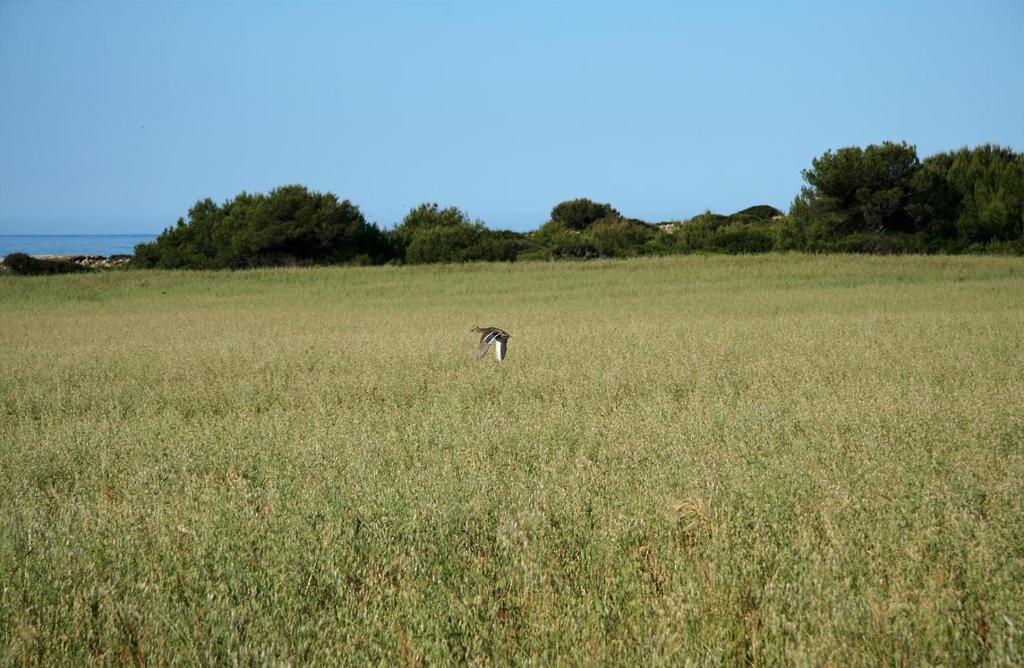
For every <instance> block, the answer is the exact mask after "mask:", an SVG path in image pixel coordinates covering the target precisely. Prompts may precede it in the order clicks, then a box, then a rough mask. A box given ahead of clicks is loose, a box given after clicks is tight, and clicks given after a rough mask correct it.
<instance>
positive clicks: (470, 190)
mask: <svg viewBox="0 0 1024 668" xmlns="http://www.w3.org/2000/svg"><path fill="white" fill-rule="evenodd" d="M886 139H893V140H901V139H902V140H906V141H908V142H910V143H913V144H916V145H917V147H918V152H919V155H921V156H922V157H924V156H926V155H928V154H931V153H934V152H937V151H941V150H946V149H952V148H958V147H960V146H963V145H976V144H980V143H985V142H994V143H998V144H1002V145H1004V146H1009V147H1011V148H1014V149H1016V150H1024V2H1020V0H1007V1H1003V2H994V1H992V2H990V1H973V0H972V1H963V0H960V1H957V2H943V1H935V2H894V1H892V2H874V1H867V2H852V1H851V2H828V3H826V2H821V3H818V2H710V1H709V2H702V3H696V2H692V3H691V2H678V3H648V2H622V3H615V2H586V3H583V2H500V3H498V2H401V3H399V2H365V3H363V2H359V3H355V2H352V3H350V2H344V3H342V2H338V3H305V2H295V3H283V2H282V3H251V2H245V3H219V2H218V3H166V4H164V3H141V2H140V3H111V2H105V3H90V2H74V3H62V2H10V1H0V233H8V234H11V233H74V232H78V233H106V232H109V233H130V232H140V233H148V232H158V231H160V230H161V229H163V228H164V227H166V226H167V225H170V224H172V223H173V222H174V221H175V220H176V219H177V218H178V217H179V216H183V215H186V213H187V210H188V208H189V207H190V206H191V205H192V204H193V203H194V202H195V201H196V200H198V199H200V198H202V197H207V196H209V197H213V198H214V199H215V200H217V201H223V200H225V199H228V198H231V197H233V196H234V195H235V194H237V193H238V192H240V191H243V190H246V191H250V192H251V191H266V190H269V189H271V188H273V187H275V186H278V185H284V184H287V183H302V184H305V185H307V186H309V187H310V188H313V189H316V190H327V191H331V192H334V193H336V194H337V195H339V196H341V197H343V198H348V199H351V200H352V201H353V202H355V203H356V204H358V205H359V206H360V207H361V209H362V210H363V212H364V214H366V216H367V218H368V219H369V220H371V221H375V222H378V223H380V224H381V225H384V226H390V225H392V224H394V223H395V222H397V221H399V220H400V219H401V218H402V216H403V215H404V214H405V213H406V212H407V211H408V209H409V208H410V207H412V206H415V205H416V204H418V203H420V202H423V201H437V202H439V203H441V204H443V205H448V204H452V205H456V206H458V207H460V208H462V209H463V210H465V211H466V212H468V213H469V214H470V215H471V216H473V217H475V218H480V219H482V220H484V221H485V222H487V224H488V225H489V226H491V227H495V228H499V227H505V228H512V229H520V230H523V229H532V228H535V227H537V226H538V225H540V224H541V223H543V222H544V220H546V218H547V215H548V213H549V212H550V210H551V207H552V206H553V205H554V204H556V203H558V202H559V201H562V200H564V199H569V198H574V197H590V198H592V199H597V200H600V201H607V202H611V203H612V204H613V205H614V206H616V207H617V208H618V209H619V210H620V211H621V212H622V213H624V214H626V215H629V216H635V217H639V218H643V219H646V220H650V221H659V220H668V219H678V218H683V217H689V216H691V215H693V214H696V213H699V212H701V211H703V210H704V209H708V208H710V209H712V210H715V211H721V212H725V213H729V212H732V211H735V210H737V209H741V208H744V207H746V206H749V205H752V204H761V203H766V204H772V205H774V206H777V207H779V208H782V209H786V208H788V206H789V203H790V202H791V200H792V198H793V196H794V195H795V194H796V193H797V192H798V190H799V187H800V184H801V177H800V170H801V169H804V168H806V167H807V166H809V164H810V161H811V159H812V158H814V157H815V156H817V155H820V154H821V153H822V152H824V151H825V150H826V149H829V148H833V149H834V148H839V147H842V146H849V145H867V144H869V143H877V142H881V141H883V140H886Z"/></svg>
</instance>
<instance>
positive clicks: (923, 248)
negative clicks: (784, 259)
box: [828, 232, 930, 255]
mask: <svg viewBox="0 0 1024 668" xmlns="http://www.w3.org/2000/svg"><path fill="white" fill-rule="evenodd" d="M828 250H830V251H834V252H837V253H871V254H874V255H904V254H907V253H928V252H929V251H930V249H929V247H928V244H927V243H926V241H925V239H924V237H923V236H921V235H907V234H878V233H874V234H872V233H869V232H858V233H856V234H850V235H848V236H845V237H843V238H841V239H839V240H837V241H836V242H835V243H834V244H832V245H831V247H830V248H829V249H828Z"/></svg>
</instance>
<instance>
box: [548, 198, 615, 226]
mask: <svg viewBox="0 0 1024 668" xmlns="http://www.w3.org/2000/svg"><path fill="white" fill-rule="evenodd" d="M621 217H622V216H621V215H620V214H619V212H618V211H616V210H615V209H614V208H613V207H612V205H611V204H601V203H599V202H594V201H592V200H589V199H586V198H585V197H584V198H580V199H572V200H567V201H565V202H561V203H559V204H556V205H555V207H554V208H553V209H551V221H552V222H554V223H558V224H561V225H562V226H563V227H565V228H566V229H570V230H585V229H586V228H587V227H589V226H590V225H592V224H594V223H596V222H597V221H599V220H607V219H610V218H621Z"/></svg>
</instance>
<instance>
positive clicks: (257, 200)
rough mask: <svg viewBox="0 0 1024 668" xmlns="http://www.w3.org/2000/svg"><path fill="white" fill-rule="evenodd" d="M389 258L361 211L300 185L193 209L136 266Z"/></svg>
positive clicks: (143, 251) (138, 256)
mask: <svg viewBox="0 0 1024 668" xmlns="http://www.w3.org/2000/svg"><path fill="white" fill-rule="evenodd" d="M388 256H389V252H388V249H387V243H386V241H385V239H384V235H383V234H382V233H381V231H380V230H378V229H377V228H376V227H374V226H372V225H368V224H367V223H366V220H365V219H364V218H363V214H362V213H360V211H359V208H358V207H357V206H355V205H353V204H352V203H351V202H349V201H348V200H345V201H343V202H339V201H338V198H337V197H336V196H334V195H332V194H330V193H326V194H324V193H317V192H310V191H309V190H307V189H306V188H304V187H302V186H298V185H291V186H284V187H282V188H277V189H275V190H272V191H271V192H270V193H269V194H267V195H263V194H255V195H254V194H249V193H241V194H239V195H238V196H237V197H235V199H233V200H231V201H230V202H225V203H224V204H223V206H218V205H217V204H215V203H214V202H213V200H211V199H204V200H200V201H199V202H197V203H196V205H195V206H193V207H192V208H191V209H189V212H188V221H187V222H186V221H185V220H182V219H179V220H178V224H177V226H176V227H172V228H168V229H167V230H165V231H164V233H163V234H161V235H160V236H159V237H158V238H157V240H156V241H154V242H153V243H148V244H139V246H138V247H137V248H136V249H135V264H137V265H138V266H140V267H158V268H163V269H179V268H192V269H241V268H246V267H259V266H266V265H282V264H284V265H289V264H333V263H343V262H356V263H367V262H371V261H379V260H383V259H386V258H387V257H388Z"/></svg>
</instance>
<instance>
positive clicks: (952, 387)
mask: <svg viewBox="0 0 1024 668" xmlns="http://www.w3.org/2000/svg"><path fill="white" fill-rule="evenodd" d="M476 324H479V325H498V326H501V327H503V328H505V329H507V330H508V331H509V332H511V333H512V335H513V338H512V341H511V345H510V353H509V357H508V359H507V360H506V362H505V363H504V364H502V365H500V366H499V365H497V364H496V363H495V362H494V359H493V357H491V356H488V357H487V358H486V359H485V360H483V361H477V360H475V359H473V350H474V348H475V344H476V335H474V334H473V333H470V332H469V331H468V330H469V328H470V327H471V326H473V325H476ZM0 402H2V403H0V506H2V507H3V508H4V512H3V513H0V582H2V589H0V652H3V654H0V656H2V657H4V658H5V659H6V661H8V662H12V663H22V662H24V663H46V664H66V663H69V662H72V663H82V662H89V661H95V662H100V663H120V662H138V663H141V662H146V663H171V662H178V663H228V662H234V661H239V662H246V663H286V662H291V663H296V664H309V663H327V664H333V663H338V662H343V663H365V662H367V661H369V662H379V663H388V664H393V663H405V664H411V665H415V664H419V663H431V664H436V663H456V662H458V663H463V662H472V663H510V662H514V663H522V662H530V663H538V664H547V663H553V662H557V663H599V662H601V663H604V662H609V663H628V664H648V663H655V664H665V663H672V664H678V663H682V662H685V661H692V662H696V663H728V664H736V663H755V664H765V663H787V664H789V663H797V664H814V665H820V664H847V665H877V664H879V663H897V664H905V663H915V664H917V663H941V664H947V665H951V664H964V663H991V664H1015V663H1016V664H1019V663H1021V662H1022V661H1024V632H1022V629H1024V482H1022V481H1024V261H1022V260H1021V259H1015V258H972V257H956V258H950V257H931V258H921V257H903V258H877V257H808V256H761V257H749V258H724V257H710V258H708V257H684V258H668V259H649V260H631V261H619V262H611V261H609V262H593V263H586V264H571V263H567V264H533V263H526V264H521V265H471V266H462V267H417V268H352V269H340V268H335V269H289V270H267V271H252V272H238V273H187V272H185V273H170V272H167V273H165V272H115V273H107V274H98V275H88V276H72V277H54V278H38V279H20V278H4V279H3V280H0Z"/></svg>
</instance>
